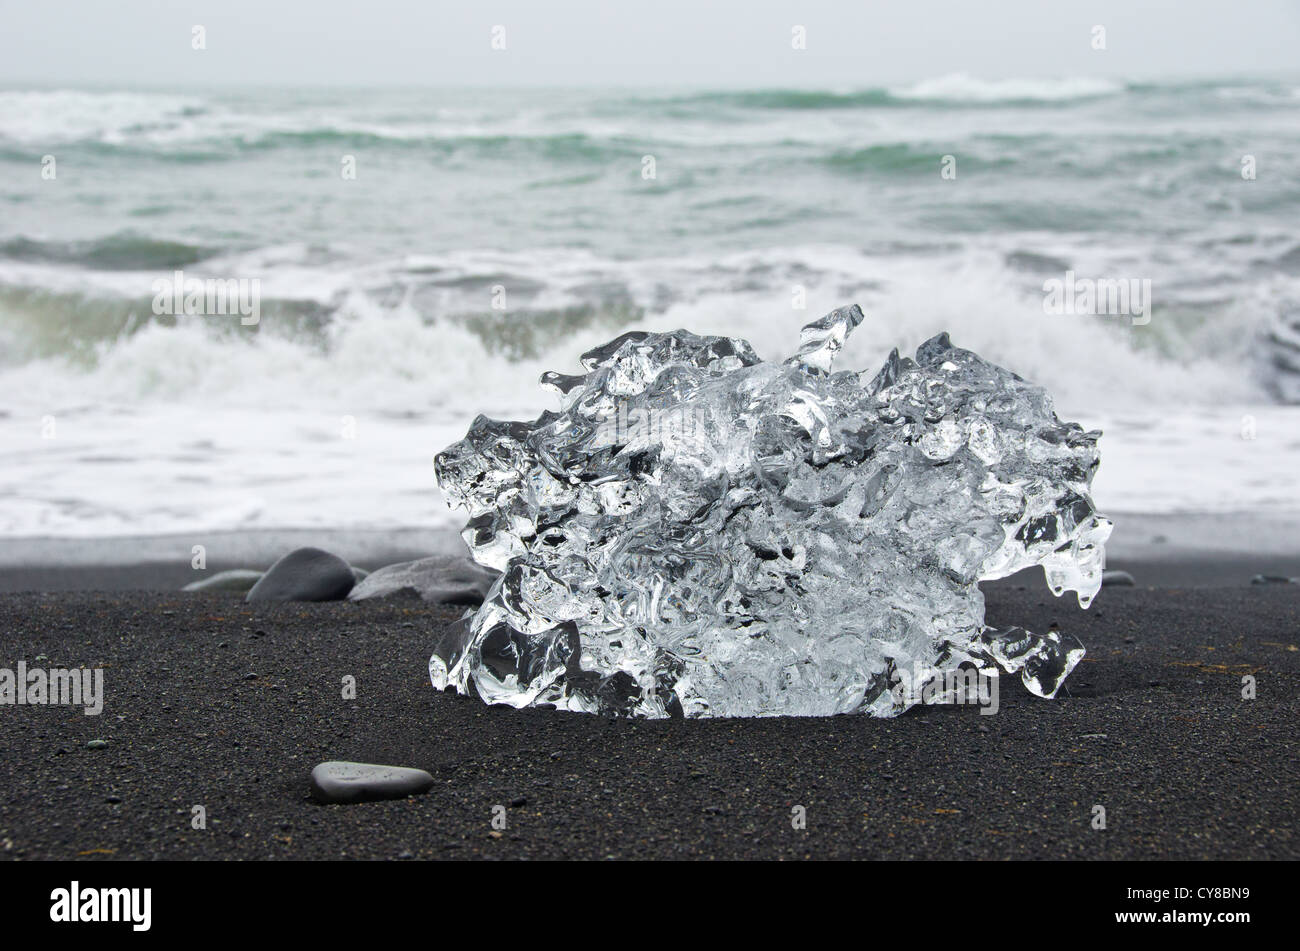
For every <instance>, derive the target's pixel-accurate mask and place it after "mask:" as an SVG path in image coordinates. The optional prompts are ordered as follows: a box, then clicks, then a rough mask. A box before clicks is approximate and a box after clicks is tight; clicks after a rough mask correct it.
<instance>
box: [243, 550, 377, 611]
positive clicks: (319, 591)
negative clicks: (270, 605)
mask: <svg viewBox="0 0 1300 951" xmlns="http://www.w3.org/2000/svg"><path fill="white" fill-rule="evenodd" d="M355 584H356V578H355V577H354V576H353V574H352V566H351V565H349V564H348V563H347V562H346V561H344V560H343V559H342V558H340V557H338V556H337V555H331V554H330V553H329V552H327V551H321V550H320V549H319V548H299V549H298V550H296V551H291V552H289V554H287V555H285V556H284V557H283V558H281V559H280V560H279V561H277V562H276V563H275V564H273V565H272V566H271V567H270V568H268V569H267V572H266V574H265V575H263V577H262V580H261V581H259V582H258V583H257V584H255V585H253V587H252V590H250V591H249V592H248V597H247V598H245V599H244V600H246V601H249V602H252V601H341V600H343V599H344V598H346V597H347V596H348V592H349V591H351V590H352V588H353V586H354V585H355Z"/></svg>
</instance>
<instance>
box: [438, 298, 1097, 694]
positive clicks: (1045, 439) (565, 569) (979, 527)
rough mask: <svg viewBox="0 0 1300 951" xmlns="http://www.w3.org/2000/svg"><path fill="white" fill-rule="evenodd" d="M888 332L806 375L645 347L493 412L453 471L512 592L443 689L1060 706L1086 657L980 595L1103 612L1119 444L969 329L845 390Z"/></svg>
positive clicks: (854, 311)
mask: <svg viewBox="0 0 1300 951" xmlns="http://www.w3.org/2000/svg"><path fill="white" fill-rule="evenodd" d="M862 320H863V314H862V311H861V310H860V309H859V308H858V307H856V306H851V307H844V308H840V309H838V310H835V311H833V312H832V313H830V314H828V315H827V316H826V317H824V318H822V319H821V320H818V321H816V322H814V323H811V324H809V325H808V326H806V327H804V328H803V331H802V334H801V340H800V343H799V346H798V349H797V352H796V353H795V354H794V355H793V356H791V357H790V358H789V359H787V360H785V361H784V362H781V363H775V362H767V361H764V360H762V359H760V358H759V356H758V355H757V354H756V353H755V352H754V349H753V348H752V347H751V346H750V345H749V343H747V342H746V341H744V340H741V339H737V338H733V337H722V336H700V335H696V334H693V333H689V332H687V331H685V330H678V331H674V332H671V333H645V332H640V331H637V332H632V333H626V334H623V335H622V336H620V337H618V338H617V339H615V340H612V341H610V342H609V343H607V344H605V345H604V346H601V347H598V348H596V349H594V350H592V351H590V352H589V353H586V354H584V355H583V357H582V365H583V368H584V370H585V372H583V373H581V374H576V375H562V374H559V373H547V374H545V375H544V376H543V377H542V384H543V386H545V387H547V388H549V389H550V390H552V391H554V392H555V393H557V394H558V396H559V400H560V408H559V410H558V411H547V412H543V413H542V414H541V415H540V416H539V417H538V418H537V419H535V420H533V421H531V422H503V421H499V420H493V419H488V418H486V417H483V416H480V417H478V418H477V419H475V420H474V422H473V423H472V425H471V426H470V428H469V432H468V433H467V434H466V436H465V438H464V439H462V440H461V441H460V442H457V443H455V444H454V445H452V446H450V447H448V448H447V449H445V450H444V451H443V452H441V453H440V454H439V455H438V456H437V459H436V466H435V467H436V473H437V478H438V483H439V485H440V486H441V488H442V490H443V492H444V494H445V496H446V498H447V500H448V502H449V504H451V505H452V506H454V507H463V508H464V509H465V510H466V511H467V512H468V515H469V521H468V524H467V525H466V527H465V530H464V532H463V537H464V539H465V542H466V543H467V544H468V546H469V549H470V551H471V553H472V554H473V557H474V558H475V560H476V561H478V562H479V563H480V564H482V565H484V566H486V567H488V568H491V569H493V570H494V571H496V572H499V577H497V578H496V580H495V582H494V583H493V585H492V587H491V588H490V589H489V591H488V595H487V597H486V599H485V600H484V602H483V605H482V606H481V607H480V608H478V609H477V610H474V611H471V612H467V613H466V614H465V616H464V617H463V618H462V619H461V620H460V621H458V622H456V623H455V624H453V625H451V626H450V627H449V628H448V629H447V630H446V631H445V633H444V634H443V636H442V637H441V640H440V641H439V642H438V644H437V646H436V648H435V651H434V654H433V656H432V657H431V658H430V661H429V674H430V679H431V681H432V683H433V685H434V686H435V687H437V688H439V689H446V688H448V687H454V688H455V689H456V690H458V691H459V692H461V693H470V692H471V687H472V688H473V691H474V692H476V693H477V695H478V696H479V697H480V698H481V699H483V700H484V701H485V702H488V703H502V704H509V705H511V706H514V707H526V706H548V707H554V708H558V709H563V710H571V711H580V712H587V713H596V714H603V715H609V716H638V717H668V716H684V717H704V716H726V717H750V716H777V715H788V716H825V715H830V714H836V713H866V714H870V715H873V716H881V717H887V716H895V715H897V714H900V713H902V712H904V711H905V710H907V709H908V708H910V707H912V706H914V705H916V704H917V703H920V702H922V700H923V698H924V697H926V696H927V690H929V691H930V693H931V694H932V693H933V690H932V688H933V686H934V684H936V683H940V682H944V681H945V678H948V677H950V676H951V675H952V674H953V673H954V672H969V671H976V672H979V673H980V674H981V675H990V676H992V675H995V674H997V673H998V672H999V671H1002V672H1006V673H1008V674H1013V675H1018V676H1019V678H1020V680H1021V681H1022V682H1023V684H1024V685H1025V687H1026V688H1027V689H1028V690H1029V691H1030V692H1031V693H1033V694H1036V695H1038V696H1040V697H1046V698H1051V697H1054V696H1055V695H1056V692H1057V691H1058V690H1059V689H1060V687H1061V684H1062V682H1063V681H1064V680H1065V678H1066V677H1067V676H1068V675H1069V673H1070V671H1071V670H1072V669H1073V668H1074V666H1075V665H1076V664H1077V663H1078V662H1079V660H1080V659H1081V658H1082V657H1083V654H1084V649H1083V647H1082V646H1081V645H1079V644H1078V643H1077V642H1075V641H1073V640H1072V639H1068V640H1067V639H1065V638H1063V637H1062V636H1061V635H1060V634H1059V633H1057V632H1055V631H1052V632H1048V633H1046V634H1037V633H1032V632H1029V631H1026V630H1023V629H1020V628H1010V629H1005V630H995V629H993V628H990V627H988V626H987V625H985V623H984V597H983V594H982V592H981V591H980V589H979V586H978V583H979V582H980V581H981V580H987V579H994V578H1001V577H1005V576H1007V575H1010V574H1012V573H1013V572H1016V571H1019V570H1020V569H1022V568H1026V567H1029V566H1033V565H1041V566H1042V567H1043V570H1044V574H1045V577H1046V581H1047V584H1048V586H1049V587H1050V589H1051V590H1052V592H1053V593H1054V594H1056V595H1058V596H1059V595H1061V594H1063V593H1064V592H1065V591H1066V590H1070V591H1073V592H1075V593H1076V595H1077V597H1078V601H1079V604H1080V605H1082V606H1083V607H1087V606H1088V604H1089V603H1090V601H1091V600H1092V598H1093V596H1094V595H1095V594H1096V593H1097V591H1098V589H1099V588H1100V586H1101V572H1102V565H1103V561H1104V551H1103V546H1104V544H1105V541H1106V539H1107V538H1108V536H1109V535H1110V531H1111V522H1110V520H1108V519H1106V518H1104V517H1103V516H1101V515H1099V514H1098V513H1097V512H1096V510H1095V508H1094V506H1093V503H1092V500H1091V498H1090V497H1089V489H1090V486H1091V482H1092V478H1093V475H1094V473H1095V472H1096V470H1097V466H1098V463H1099V460H1100V456H1099V453H1098V449H1097V440H1098V438H1099V437H1100V435H1101V434H1100V432H1096V431H1092V432H1086V431H1084V430H1083V429H1082V428H1081V427H1080V426H1079V425H1078V424H1077V423H1067V422H1062V421H1061V420H1060V419H1058V418H1057V416H1056V413H1055V412H1054V410H1053V407H1052V402H1051V399H1050V397H1049V396H1048V394H1047V392H1046V391H1045V390H1044V389H1043V388H1042V387H1040V386H1037V385H1034V384H1033V383H1030V382H1027V381H1026V380H1024V379H1022V378H1021V377H1019V376H1017V375H1016V374H1014V373H1012V372H1010V371H1009V370H1006V369H1003V368H1001V367H999V366H996V365H994V364H992V363H990V362H988V361H986V360H984V359H982V358H981V357H979V356H977V355H976V354H975V353H972V352H971V351H969V350H962V349H960V348H958V347H955V346H953V344H952V343H951V341H950V340H949V339H948V335H947V334H940V335H938V336H936V337H934V338H932V339H930V340H928V341H926V342H925V343H924V344H922V346H921V347H920V348H919V349H918V350H917V352H916V356H915V358H914V359H909V358H906V357H900V356H899V354H898V351H897V350H895V351H894V352H893V353H891V354H890V355H889V357H888V359H887V360H886V361H885V364H884V366H883V367H882V368H881V369H880V370H879V371H878V372H876V373H874V374H868V373H867V372H856V371H853V370H839V371H837V370H835V368H834V361H835V357H836V354H837V352H838V351H839V350H840V349H841V348H842V347H843V345H844V343H845V340H846V339H847V338H848V336H849V334H850V333H852V331H853V330H854V328H855V327H857V326H858V325H859V324H860V323H861V322H862Z"/></svg>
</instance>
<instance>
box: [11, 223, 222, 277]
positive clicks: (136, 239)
mask: <svg viewBox="0 0 1300 951" xmlns="http://www.w3.org/2000/svg"><path fill="white" fill-rule="evenodd" d="M215 253H217V252H216V250H215V249H213V248H205V247H202V246H200V245H196V244H189V243H186V242H184V241H173V240H167V239H162V238H151V237H149V236H148V235H143V234H139V233H137V232H133V231H120V232H117V233H115V234H111V235H108V236H106V237H103V238H96V239H93V240H89V241H39V240H36V239H33V238H27V237H23V236H17V237H13V238H10V239H8V240H5V241H0V258H9V259H10V260H14V261H36V262H53V263H58V264H80V265H84V266H86V267H89V268H97V269H100V270H106V271H137V270H150V269H153V268H174V267H184V266H185V265H187V264H196V263H198V262H199V261H202V260H203V259H204V258H207V257H210V256H212V255H213V254H215Z"/></svg>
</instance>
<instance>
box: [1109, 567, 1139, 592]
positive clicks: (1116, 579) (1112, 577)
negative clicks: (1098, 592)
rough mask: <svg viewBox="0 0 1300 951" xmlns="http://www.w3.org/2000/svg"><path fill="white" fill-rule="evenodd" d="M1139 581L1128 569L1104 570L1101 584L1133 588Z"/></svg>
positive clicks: (1110, 586)
mask: <svg viewBox="0 0 1300 951" xmlns="http://www.w3.org/2000/svg"><path fill="white" fill-rule="evenodd" d="M1136 584H1137V582H1136V581H1134V580H1133V576H1132V575H1131V574H1129V573H1128V572H1127V571H1103V572H1102V573H1101V586H1102V587H1103V588H1132V587H1133V586H1134V585H1136Z"/></svg>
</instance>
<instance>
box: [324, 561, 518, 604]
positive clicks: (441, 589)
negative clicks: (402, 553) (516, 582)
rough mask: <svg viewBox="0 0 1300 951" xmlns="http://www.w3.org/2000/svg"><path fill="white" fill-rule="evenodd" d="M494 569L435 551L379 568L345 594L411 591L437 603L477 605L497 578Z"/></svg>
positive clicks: (361, 596) (351, 597)
mask: <svg viewBox="0 0 1300 951" xmlns="http://www.w3.org/2000/svg"><path fill="white" fill-rule="evenodd" d="M497 577H498V574H497V572H495V571H491V570H490V569H487V568H484V567H483V566H482V565H479V564H477V563H476V562H474V561H471V560H470V559H469V558H464V557H460V556H456V555H435V556H434V557H432V558H421V559H420V560H419V561H406V562H402V563H401V564H397V565H389V566H387V567H386V568H380V569H379V570H378V571H374V572H372V573H371V574H370V577H368V578H366V579H365V580H364V581H362V582H361V583H360V584H358V585H357V586H356V587H355V588H353V589H352V593H351V594H349V595H348V600H349V601H364V600H366V599H367V598H385V597H388V596H389V595H394V594H399V593H402V592H408V593H414V594H416V595H418V596H419V597H421V598H423V599H424V600H425V601H434V602H437V603H439V604H460V605H469V606H477V605H479V604H482V603H483V598H484V597H486V595H487V592H488V589H489V588H490V587H492V584H493V582H495V581H496V580H497Z"/></svg>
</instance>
